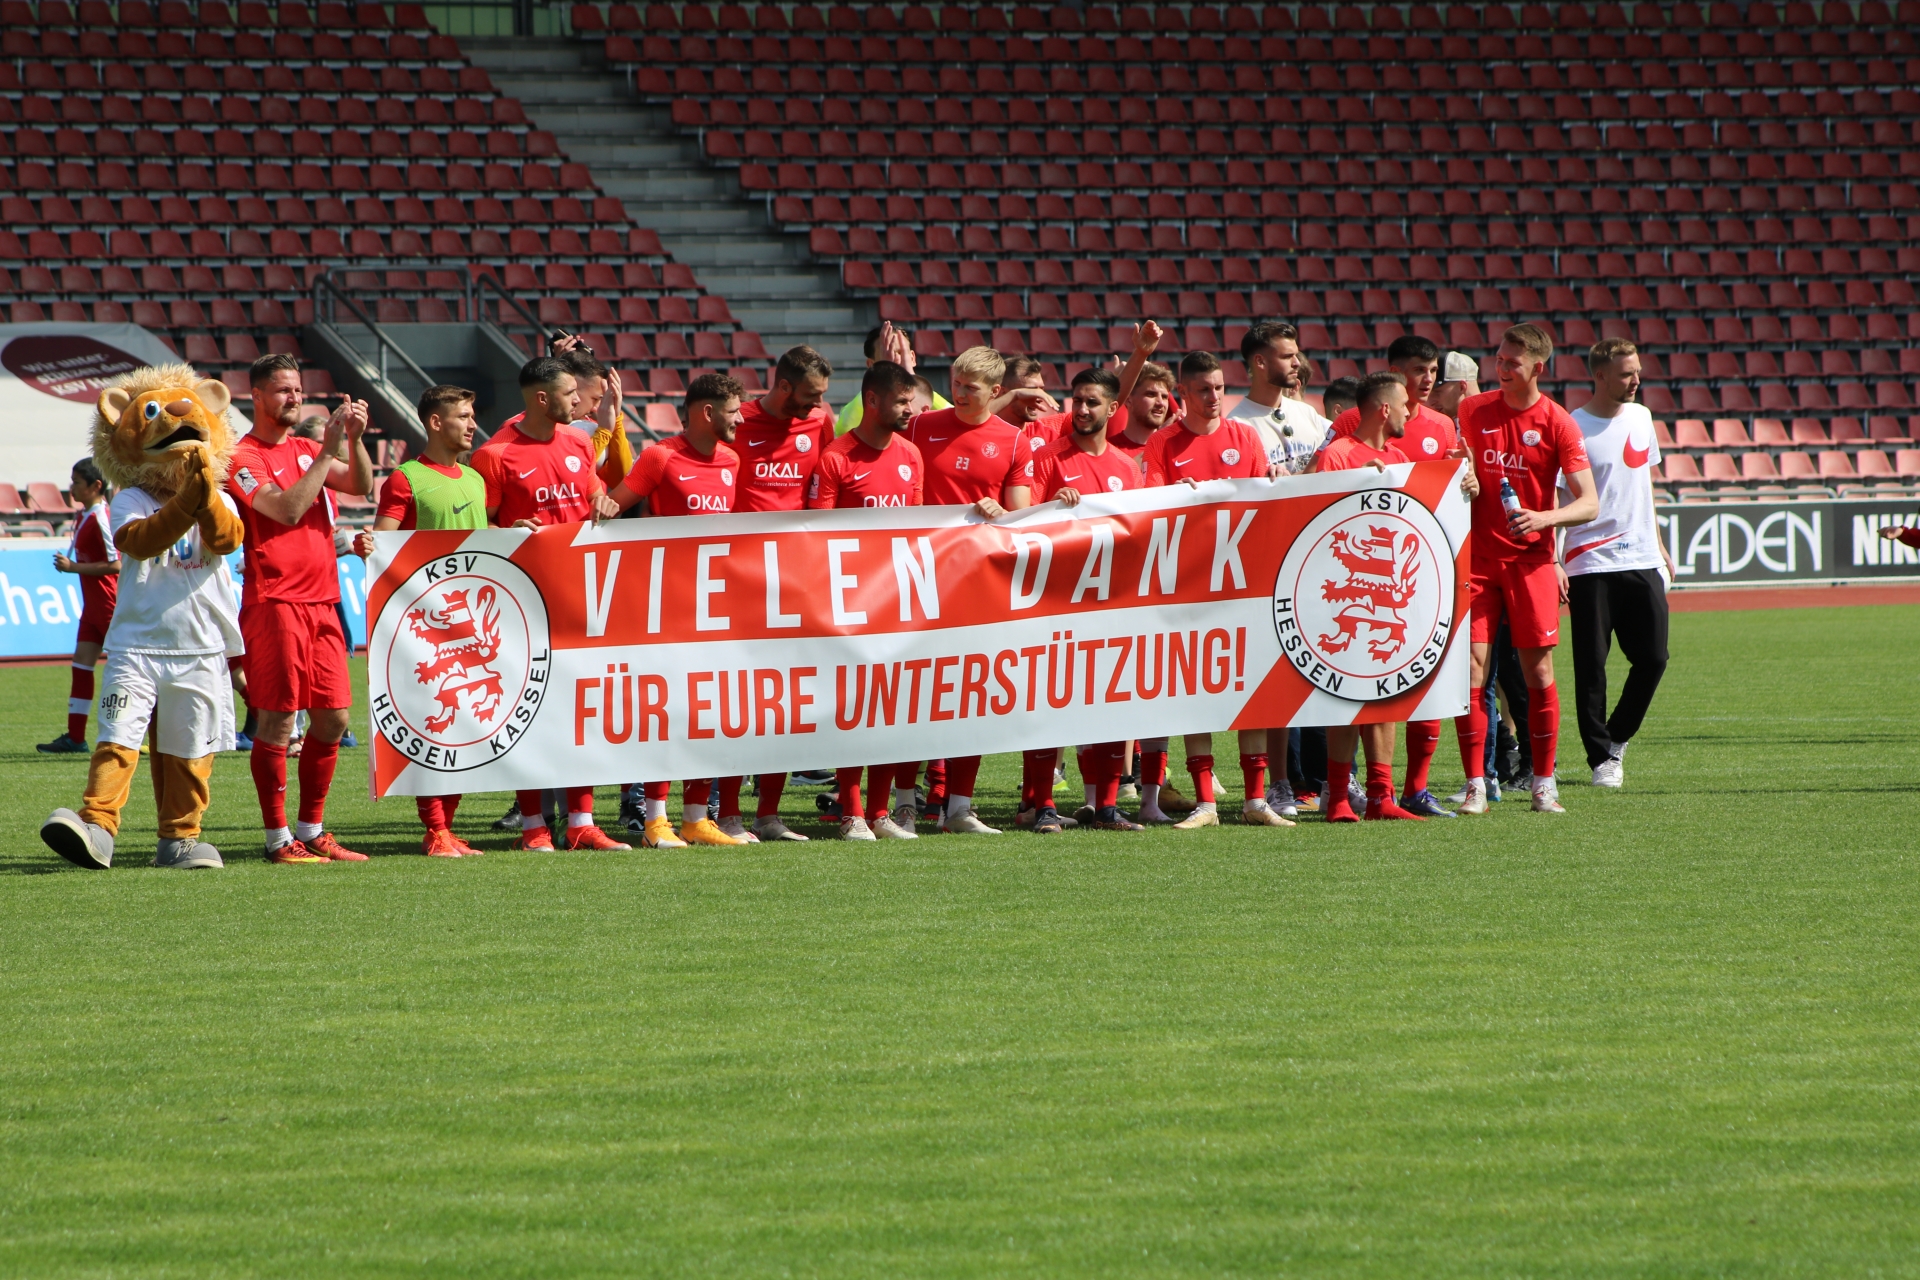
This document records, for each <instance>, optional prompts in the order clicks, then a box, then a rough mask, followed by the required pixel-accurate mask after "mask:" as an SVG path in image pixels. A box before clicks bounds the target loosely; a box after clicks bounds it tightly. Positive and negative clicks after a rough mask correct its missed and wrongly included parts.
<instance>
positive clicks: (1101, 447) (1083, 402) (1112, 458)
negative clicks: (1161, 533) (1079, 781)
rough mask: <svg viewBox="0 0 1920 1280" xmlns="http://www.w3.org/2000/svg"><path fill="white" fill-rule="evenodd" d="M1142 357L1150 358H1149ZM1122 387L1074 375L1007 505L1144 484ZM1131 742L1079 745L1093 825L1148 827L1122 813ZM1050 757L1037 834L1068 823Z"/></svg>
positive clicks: (1110, 379)
mask: <svg viewBox="0 0 1920 1280" xmlns="http://www.w3.org/2000/svg"><path fill="white" fill-rule="evenodd" d="M1136 350H1137V348H1136ZM1141 361H1142V362H1143V363H1144V361H1145V357H1144V356H1142V357H1141ZM1120 390H1121V382H1120V379H1119V378H1117V377H1115V376H1114V375H1113V374H1111V373H1109V372H1108V371H1106V370H1105V369H1084V370H1082V371H1081V372H1080V373H1078V374H1076V375H1074V379H1073V398H1072V404H1073V408H1072V410H1071V418H1070V421H1069V425H1068V428H1067V430H1066V432H1065V433H1064V434H1062V435H1061V436H1060V437H1059V438H1058V439H1056V440H1053V441H1052V442H1050V443H1048V444H1047V445H1046V446H1045V447H1044V448H1042V449H1041V450H1040V451H1039V452H1038V453H1036V454H1033V455H1032V456H1031V457H1030V458H1029V459H1028V460H1027V462H1026V464H1025V465H1024V466H1023V468H1022V471H1023V472H1024V474H1023V475H1022V476H1021V477H1020V481H1019V483H1018V484H1016V485H1015V486H1014V487H1013V488H1012V489H1011V490H1010V491H1009V499H1010V500H1009V504H1008V505H1010V506H1013V507H1015V508H1019V507H1025V506H1028V505H1029V504H1031V503H1034V502H1056V501H1057V502H1059V503H1061V504H1062V505H1063V506H1068V507H1073V506H1078V505H1079V503H1080V499H1081V497H1082V496H1083V495H1085V494H1089V493H1092V494H1100V493H1125V492H1126V491H1127V490H1129V489H1138V488H1139V487H1140V486H1141V476H1140V468H1139V466H1138V464H1136V463H1135V462H1134V460H1133V459H1132V458H1131V457H1129V456H1128V455H1127V454H1126V453H1125V452H1124V451H1122V450H1120V449H1116V448H1114V447H1113V445H1112V444H1110V443H1109V442H1108V440H1107V429H1108V427H1109V425H1110V424H1111V423H1112V421H1113V419H1114V418H1116V417H1118V416H1119V415H1120V414H1122V413H1124V412H1125V410H1124V409H1122V408H1120V400H1121V396H1120ZM1127 746H1128V744H1127V742H1126V740H1125V739H1122V740H1121V741H1119V742H1097V743H1095V744H1094V745H1092V746H1090V747H1083V748H1081V750H1080V776H1081V777H1082V778H1084V779H1086V780H1087V784H1088V786H1090V787H1091V788H1092V790H1093V795H1092V797H1091V798H1090V804H1091V806H1092V808H1093V814H1092V816H1091V818H1090V820H1089V821H1088V823H1087V825H1089V826H1091V827H1093V828H1095V829H1097V830H1101V831H1144V830H1146V828H1145V827H1143V826H1141V825H1140V824H1139V823H1137V822H1133V821H1131V820H1129V819H1128V817H1127V816H1126V815H1125V814H1123V813H1121V812H1120V779H1121V777H1122V775H1124V774H1125V773H1126V771H1127ZM1044 754H1045V755H1046V757H1047V759H1046V762H1045V763H1046V769H1047V782H1048V784H1049V785H1048V786H1047V788H1046V789H1045V793H1041V794H1036V795H1035V797H1034V800H1035V803H1036V805H1037V808H1036V812H1035V814H1034V821H1033V830H1034V833H1035V834H1036V835H1049V834H1053V833H1055V832H1058V831H1060V830H1061V829H1062V828H1063V827H1064V825H1065V823H1064V822H1063V821H1062V819H1061V817H1060V812H1059V810H1058V809H1056V808H1055V807H1054V805H1053V797H1052V794H1051V791H1052V786H1051V783H1052V765H1053V761H1052V752H1051V751H1048V752H1046V753H1044ZM1035 772H1036V774H1037V770H1036V771H1035Z"/></svg>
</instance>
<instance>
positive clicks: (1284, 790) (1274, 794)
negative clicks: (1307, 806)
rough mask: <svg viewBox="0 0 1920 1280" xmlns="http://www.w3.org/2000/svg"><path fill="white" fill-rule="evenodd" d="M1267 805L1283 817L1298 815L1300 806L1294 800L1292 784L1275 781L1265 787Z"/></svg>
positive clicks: (1295, 816)
mask: <svg viewBox="0 0 1920 1280" xmlns="http://www.w3.org/2000/svg"><path fill="white" fill-rule="evenodd" d="M1267 807H1268V808H1269V809H1271V810H1273V811H1274V812H1275V813H1277V814H1279V815H1280V816H1281V817H1283V818H1297V817H1299V816H1300V806H1299V805H1298V804H1296V803H1295V802H1294V798H1293V784H1292V783H1291V782H1276V783H1274V784H1273V785H1272V786H1270V787H1268V788H1267Z"/></svg>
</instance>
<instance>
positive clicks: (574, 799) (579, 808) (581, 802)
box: [567, 787, 593, 817]
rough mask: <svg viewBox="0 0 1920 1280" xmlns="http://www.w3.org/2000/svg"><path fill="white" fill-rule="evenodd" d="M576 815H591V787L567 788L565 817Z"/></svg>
mask: <svg viewBox="0 0 1920 1280" xmlns="http://www.w3.org/2000/svg"><path fill="white" fill-rule="evenodd" d="M576 813H584V814H586V815H588V816H589V817H591V816H592V815H593V788H592V787H568V788H567V816H568V817H572V816H573V815H574V814H576Z"/></svg>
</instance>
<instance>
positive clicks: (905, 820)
mask: <svg viewBox="0 0 1920 1280" xmlns="http://www.w3.org/2000/svg"><path fill="white" fill-rule="evenodd" d="M891 816H892V818H893V825H894V826H896V827H899V828H900V829H901V830H902V831H905V832H907V833H908V834H914V833H915V829H916V824H917V823H918V822H919V821H920V806H919V805H915V804H903V805H900V806H898V807H897V808H895V809H894V811H893V813H892V815H891Z"/></svg>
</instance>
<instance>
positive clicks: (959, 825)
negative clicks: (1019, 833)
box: [940, 809, 1000, 836]
mask: <svg viewBox="0 0 1920 1280" xmlns="http://www.w3.org/2000/svg"><path fill="white" fill-rule="evenodd" d="M940 829H941V830H942V831H944V832H946V833H947V834H948V835H950V836H997V835H999V834H1000V828H998V827H990V826H988V825H987V824H986V823H984V822H982V821H980V816H979V815H978V814H976V813H975V812H974V811H973V810H971V809H969V810H967V811H966V812H965V813H949V814H947V815H946V816H945V817H943V818H941V819H940Z"/></svg>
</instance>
